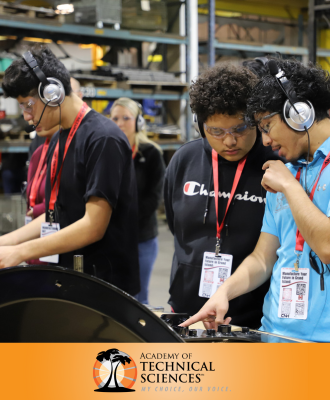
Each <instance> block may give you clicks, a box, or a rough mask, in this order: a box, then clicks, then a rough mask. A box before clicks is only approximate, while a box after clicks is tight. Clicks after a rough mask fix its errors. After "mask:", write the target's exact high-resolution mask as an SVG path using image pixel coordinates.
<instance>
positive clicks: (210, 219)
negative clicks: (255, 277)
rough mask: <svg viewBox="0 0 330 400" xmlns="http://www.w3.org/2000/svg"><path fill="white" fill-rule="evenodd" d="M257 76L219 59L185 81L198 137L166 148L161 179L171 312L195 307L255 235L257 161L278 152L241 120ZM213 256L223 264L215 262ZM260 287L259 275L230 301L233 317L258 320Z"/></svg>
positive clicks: (260, 208)
mask: <svg viewBox="0 0 330 400" xmlns="http://www.w3.org/2000/svg"><path fill="white" fill-rule="evenodd" d="M257 83H258V78H257V77H256V75H255V74H254V73H252V72H251V71H250V70H249V69H247V68H244V67H242V66H237V67H236V66H234V65H231V64H221V65H217V66H215V67H213V68H210V69H209V70H207V71H205V72H204V73H203V74H202V75H201V76H200V77H199V78H198V79H197V80H196V81H195V82H194V83H193V84H192V86H191V88H190V106H191V108H192V111H193V112H194V113H195V117H196V120H197V121H196V125H197V126H196V128H197V129H198V130H199V132H200V133H201V135H202V138H201V139H198V140H194V141H191V142H188V143H186V144H184V145H183V146H182V147H181V148H180V149H179V150H178V151H177V152H176V153H175V154H174V156H173V158H172V160H171V162H170V164H169V166H168V168H167V170H166V175H165V186H164V197H165V209H166V216H167V221H168V224H169V227H170V230H171V232H172V233H173V235H174V245H175V252H174V256H173V262H172V270H171V283H170V299H169V304H170V305H171V307H172V309H173V310H174V312H177V313H188V314H190V315H192V314H194V313H195V312H197V311H198V310H199V309H200V308H201V307H202V306H203V304H205V303H206V301H207V299H208V298H209V297H210V296H211V295H212V293H214V292H215V290H216V288H217V287H219V286H221V285H222V284H223V283H224V282H226V280H227V279H228V278H229V277H230V275H231V274H232V273H233V272H234V271H235V270H236V268H237V267H238V265H239V264H240V263H241V261H242V260H244V258H245V257H246V256H247V255H248V254H250V253H251V252H252V251H253V249H254V247H255V245H256V243H257V241H258V237H259V233H260V228H261V225H262V218H263V214H264V209H265V191H264V190H262V187H261V184H260V182H261V179H262V176H263V173H264V171H263V170H262V165H263V164H264V163H265V162H266V161H267V160H270V159H278V157H277V156H276V155H275V154H274V153H273V152H272V151H271V149H270V148H268V149H267V148H264V147H263V145H262V140H261V135H260V134H258V133H257V131H256V128H255V127H252V128H251V127H250V126H249V125H248V124H247V123H246V121H245V114H246V99H247V98H248V96H249V94H250V93H251V91H252V89H253V87H254V86H255V85H256V84H257ZM217 249H218V250H219V255H218V256H219V257H216V250H217ZM220 259H221V262H224V263H225V264H223V267H221V268H220V269H219V265H220V264H219V263H218V261H219V260H220ZM219 262H220V261H219ZM268 288H269V281H266V282H264V284H263V285H262V286H260V287H259V288H258V289H256V290H254V291H253V292H251V293H249V294H246V295H242V296H240V297H239V298H237V299H235V300H233V301H231V302H230V314H229V315H230V317H232V322H233V324H236V325H241V326H249V327H251V328H259V327H260V320H261V317H262V303H263V299H264V296H265V294H266V293H267V290H268Z"/></svg>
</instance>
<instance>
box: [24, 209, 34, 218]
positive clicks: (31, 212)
mask: <svg viewBox="0 0 330 400" xmlns="http://www.w3.org/2000/svg"><path fill="white" fill-rule="evenodd" d="M26 215H27V216H28V217H31V218H32V219H33V218H34V215H33V208H31V209H30V210H29V211H28V212H27V213H26Z"/></svg>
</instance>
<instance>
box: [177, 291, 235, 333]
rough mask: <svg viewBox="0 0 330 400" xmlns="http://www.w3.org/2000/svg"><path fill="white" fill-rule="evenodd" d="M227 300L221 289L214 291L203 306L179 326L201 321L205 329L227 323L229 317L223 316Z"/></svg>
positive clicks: (229, 319) (226, 308)
mask: <svg viewBox="0 0 330 400" xmlns="http://www.w3.org/2000/svg"><path fill="white" fill-rule="evenodd" d="M228 308H229V301H228V298H227V296H226V294H225V293H223V291H221V290H220V291H218V292H216V293H215V294H214V295H213V296H212V297H211V298H210V300H208V301H207V302H206V303H205V304H204V306H203V307H202V308H201V309H200V310H199V311H198V313H197V314H195V315H193V316H192V317H190V318H189V319H187V321H185V322H183V323H182V324H181V325H180V326H189V325H192V324H194V323H196V322H198V321H203V323H204V326H205V328H206V329H217V327H218V325H227V324H229V323H230V321H231V318H230V317H227V318H225V315H226V314H227V312H228Z"/></svg>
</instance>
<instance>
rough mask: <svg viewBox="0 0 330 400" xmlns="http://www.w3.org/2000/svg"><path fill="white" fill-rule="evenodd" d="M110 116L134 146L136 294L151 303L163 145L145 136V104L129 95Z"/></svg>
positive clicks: (112, 110)
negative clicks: (137, 221) (136, 229)
mask: <svg viewBox="0 0 330 400" xmlns="http://www.w3.org/2000/svg"><path fill="white" fill-rule="evenodd" d="M110 117H111V119H112V121H114V122H115V123H116V124H117V125H118V126H119V128H120V129H121V130H122V131H123V132H124V133H125V135H126V136H127V138H128V141H129V143H130V145H131V147H132V157H133V159H134V166H135V173H136V181H137V189H138V206H139V264H140V281H141V291H140V293H138V294H137V295H136V296H135V298H136V299H137V300H139V301H140V302H141V303H143V304H148V287H149V281H150V277H151V272H152V268H153V265H154V262H155V260H156V257H157V253H158V239H157V235H158V228H157V216H156V211H157V208H158V205H159V202H160V200H161V197H162V190H163V181H164V173H165V164H164V161H163V157H162V150H161V148H160V147H159V146H158V145H157V144H155V143H154V142H152V141H151V140H150V139H148V137H147V136H146V131H145V122H144V119H143V116H142V107H141V105H140V104H138V103H136V102H135V101H134V100H131V99H129V98H127V97H121V98H119V99H118V100H116V101H115V102H114V104H113V106H112V107H111V114H110Z"/></svg>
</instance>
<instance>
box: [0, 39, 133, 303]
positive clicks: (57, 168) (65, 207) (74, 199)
mask: <svg viewBox="0 0 330 400" xmlns="http://www.w3.org/2000/svg"><path fill="white" fill-rule="evenodd" d="M46 77H47V78H46ZM2 88H3V90H4V93H5V94H6V95H7V96H10V97H13V98H16V99H17V100H18V102H19V104H20V106H21V108H22V110H23V115H24V119H25V120H26V121H30V122H33V124H34V125H35V127H36V130H37V132H38V130H40V129H44V130H49V129H51V128H53V127H55V126H56V125H60V126H61V127H62V130H61V131H60V132H57V133H56V134H55V135H54V137H53V138H52V141H51V143H50V146H49V152H48V169H47V179H46V215H45V214H43V215H41V216H40V217H38V218H36V219H35V220H33V221H32V222H31V223H30V224H28V225H26V226H25V227H23V228H20V229H18V230H16V231H14V232H12V233H10V234H8V235H5V236H2V237H1V238H0V246H1V247H0V268H5V267H10V266H15V265H17V264H19V263H20V262H22V261H23V260H27V259H32V258H40V257H47V256H50V255H56V254H59V259H57V257H52V258H51V261H52V262H54V263H55V264H58V265H61V266H64V267H68V268H72V265H73V256H74V255H75V254H79V255H83V256H84V265H85V272H87V273H91V274H94V275H96V276H98V277H100V278H102V279H104V280H106V281H108V282H111V283H113V284H115V285H116V286H118V287H119V288H121V289H123V290H125V291H127V292H128V293H130V294H132V295H134V294H136V293H138V291H139V289H140V285H139V266H138V249H137V206H136V204H137V199H136V198H137V194H136V184H135V175H134V165H133V162H132V151H131V148H130V145H129V142H128V140H127V138H126V136H125V135H124V134H123V133H122V132H121V131H120V129H119V128H118V127H117V126H116V124H114V123H113V122H112V121H110V120H108V119H107V118H105V117H103V116H101V115H100V114H98V113H96V112H95V111H93V110H91V109H90V108H89V107H88V106H87V105H86V104H85V103H83V101H82V100H81V99H80V98H79V97H78V96H77V95H76V94H74V93H72V90H71V86H70V75H69V72H68V71H67V70H66V69H65V67H64V65H63V64H62V63H61V62H60V61H59V60H57V59H56V57H55V56H54V54H53V53H52V52H51V51H50V50H49V49H48V48H47V47H44V46H38V47H35V48H32V49H31V52H26V53H24V55H23V59H20V60H16V61H14V62H13V63H12V65H11V66H10V67H9V68H8V69H7V70H6V71H5V76H4V79H3V83H2ZM45 219H46V221H48V222H51V223H52V225H51V226H50V224H49V223H47V224H46V225H43V228H44V231H47V230H48V231H50V230H51V229H54V227H55V228H56V229H59V230H58V231H56V232H55V233H53V234H51V235H48V236H46V237H42V238H39V236H40V229H41V226H42V223H45ZM58 224H59V225H58ZM48 260H49V259H48ZM49 262H50V261H49Z"/></svg>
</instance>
